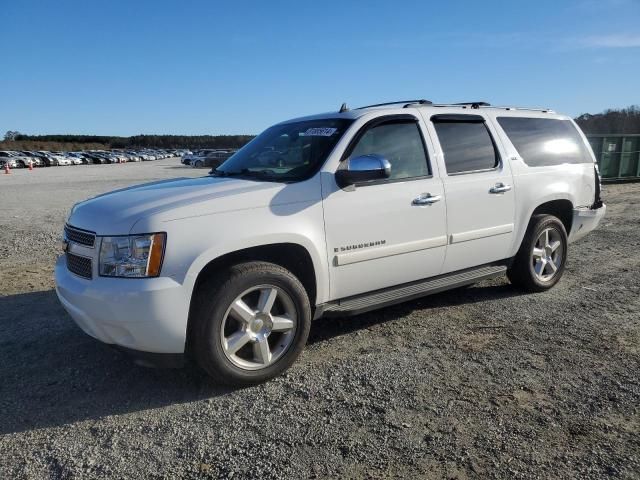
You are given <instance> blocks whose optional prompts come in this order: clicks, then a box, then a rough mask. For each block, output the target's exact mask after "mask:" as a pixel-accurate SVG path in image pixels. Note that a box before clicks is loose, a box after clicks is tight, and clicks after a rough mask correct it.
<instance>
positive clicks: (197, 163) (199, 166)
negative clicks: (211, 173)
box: [193, 160, 202, 168]
mask: <svg viewBox="0 0 640 480" xmlns="http://www.w3.org/2000/svg"><path fill="white" fill-rule="evenodd" d="M193 166H194V167H196V168H202V161H201V160H196V162H195V163H194V164H193Z"/></svg>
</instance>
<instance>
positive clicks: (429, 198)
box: [411, 193, 442, 205]
mask: <svg viewBox="0 0 640 480" xmlns="http://www.w3.org/2000/svg"><path fill="white" fill-rule="evenodd" d="M441 198H442V197H441V196H440V195H431V194H430V193H423V194H422V195H418V196H417V197H416V198H414V199H413V202H411V205H431V204H432V203H436V202H439V201H440V199H441Z"/></svg>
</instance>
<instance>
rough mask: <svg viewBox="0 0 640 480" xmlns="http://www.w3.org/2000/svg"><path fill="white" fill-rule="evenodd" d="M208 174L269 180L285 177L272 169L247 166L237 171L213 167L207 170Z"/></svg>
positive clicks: (276, 180)
mask: <svg viewBox="0 0 640 480" xmlns="http://www.w3.org/2000/svg"><path fill="white" fill-rule="evenodd" d="M209 174H210V175H213V176H214V177H247V178H257V179H260V180H271V181H274V182H278V181H281V180H280V178H279V177H281V176H282V177H286V175H277V174H276V173H274V172H273V171H272V170H249V169H248V168H243V169H242V170H240V171H237V172H227V171H225V170H219V169H217V168H216V169H214V170H211V171H210V172H209Z"/></svg>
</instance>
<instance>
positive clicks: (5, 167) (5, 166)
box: [4, 162, 11, 175]
mask: <svg viewBox="0 0 640 480" xmlns="http://www.w3.org/2000/svg"><path fill="white" fill-rule="evenodd" d="M4 173H5V175H9V174H10V173H11V169H10V168H9V162H7V163H5V164H4Z"/></svg>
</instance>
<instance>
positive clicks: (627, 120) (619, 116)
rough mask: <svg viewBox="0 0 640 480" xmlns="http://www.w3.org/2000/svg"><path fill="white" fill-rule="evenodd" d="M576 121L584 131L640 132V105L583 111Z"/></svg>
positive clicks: (587, 132)
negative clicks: (596, 111)
mask: <svg viewBox="0 0 640 480" xmlns="http://www.w3.org/2000/svg"><path fill="white" fill-rule="evenodd" d="M575 120H576V123H577V124H578V125H580V128H581V129H582V131H583V132H584V133H586V134H589V133H613V134H623V133H626V134H629V133H640V106H638V105H631V106H630V107H627V108H621V109H619V110H614V109H609V110H605V111H604V112H602V113H596V114H595V115H593V114H591V113H583V114H582V115H580V116H578V117H577V118H576V119H575Z"/></svg>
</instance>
